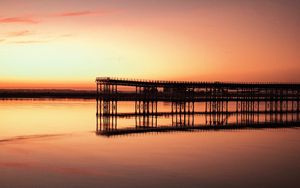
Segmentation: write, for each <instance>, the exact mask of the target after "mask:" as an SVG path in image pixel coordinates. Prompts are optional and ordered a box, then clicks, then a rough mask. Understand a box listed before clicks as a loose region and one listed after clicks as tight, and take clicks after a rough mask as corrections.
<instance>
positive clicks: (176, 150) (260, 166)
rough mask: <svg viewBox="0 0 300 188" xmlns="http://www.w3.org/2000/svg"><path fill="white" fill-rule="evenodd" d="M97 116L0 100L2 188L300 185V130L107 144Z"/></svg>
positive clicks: (90, 107) (88, 107) (88, 108)
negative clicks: (99, 130) (99, 127)
mask: <svg viewBox="0 0 300 188" xmlns="http://www.w3.org/2000/svg"><path fill="white" fill-rule="evenodd" d="M161 105H163V104H161ZM161 108H163V107H161ZM164 108H167V106H166V105H165V106H164ZM120 109H121V110H123V111H124V112H126V111H127V110H129V109H131V106H130V105H129V104H126V103H124V104H121V108H120ZM95 114H96V105H95V101H93V100H3V101H0V117H1V118H0V183H1V187H201V186H203V187H224V186H228V187H229V186H230V187H299V186H300V183H299V178H300V163H299V159H300V147H299V146H300V129H299V128H280V129H247V130H219V131H194V132H187V131H185V132H165V133H143V134H130V135H120V136H113V137H105V136H98V135H96V133H95V131H96V115H95ZM123 123H124V124H128V125H130V123H131V121H130V120H128V119H123V120H122V121H121V122H118V124H119V125H120V126H122V125H123Z"/></svg>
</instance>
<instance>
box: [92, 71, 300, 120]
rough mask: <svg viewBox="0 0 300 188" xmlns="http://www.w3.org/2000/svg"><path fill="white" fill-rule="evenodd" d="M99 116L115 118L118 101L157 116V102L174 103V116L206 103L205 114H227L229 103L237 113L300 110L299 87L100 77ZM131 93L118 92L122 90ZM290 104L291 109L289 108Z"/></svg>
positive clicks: (282, 84) (136, 111) (97, 81)
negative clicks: (120, 88) (129, 103)
mask: <svg viewBox="0 0 300 188" xmlns="http://www.w3.org/2000/svg"><path fill="white" fill-rule="evenodd" d="M96 84H97V101H98V105H97V106H98V107H97V114H108V115H114V114H118V113H117V109H118V108H117V102H118V101H135V109H134V112H135V114H157V112H158V111H157V102H158V101H166V102H171V103H172V105H171V112H172V113H183V114H186V113H187V114H189V113H194V112H195V110H194V104H195V102H205V103H206V106H205V112H209V113H212V112H228V102H230V101H234V102H235V103H236V109H235V110H236V112H258V111H260V110H261V105H265V107H264V111H268V112H276V111H281V112H283V111H289V110H290V111H297V112H299V111H300V103H299V102H300V84H293V83H223V82H185V81H183V82H178V81H159V80H136V79H121V78H109V77H97V78H96ZM122 86H126V87H131V88H132V90H131V91H127V92H121V91H118V88H119V87H122ZM289 105H290V106H289Z"/></svg>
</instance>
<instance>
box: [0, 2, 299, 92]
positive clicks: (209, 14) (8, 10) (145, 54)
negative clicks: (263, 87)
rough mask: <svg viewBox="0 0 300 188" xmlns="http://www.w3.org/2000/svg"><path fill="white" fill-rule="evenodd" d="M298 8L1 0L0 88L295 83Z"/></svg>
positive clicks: (295, 4) (277, 4)
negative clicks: (113, 81)
mask: <svg viewBox="0 0 300 188" xmlns="http://www.w3.org/2000/svg"><path fill="white" fill-rule="evenodd" d="M299 10H300V1H294V0H249V1H247V0H219V1H218V0H184V1H183V0H148V1H143V0H64V1H61V0H0V88H73V89H92V88H94V87H95V78H96V77H97V76H110V77H122V78H123V77H125V78H143V79H158V80H193V81H235V82H252V81H253V82H258V81H261V82H300V76H299V72H300V53H299V49H300V36H299V33H300V14H299Z"/></svg>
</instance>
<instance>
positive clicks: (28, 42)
mask: <svg viewBox="0 0 300 188" xmlns="http://www.w3.org/2000/svg"><path fill="white" fill-rule="evenodd" d="M46 42H49V41H47V40H20V41H12V42H10V43H14V44H33V43H46Z"/></svg>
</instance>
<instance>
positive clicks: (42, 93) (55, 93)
mask: <svg viewBox="0 0 300 188" xmlns="http://www.w3.org/2000/svg"><path fill="white" fill-rule="evenodd" d="M13 98H61V99H63V98H66V99H67V98H74V99H93V98H96V92H95V91H92V90H63V89H0V99H13Z"/></svg>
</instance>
